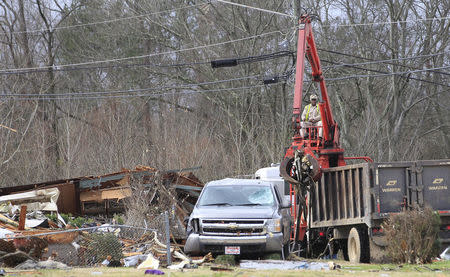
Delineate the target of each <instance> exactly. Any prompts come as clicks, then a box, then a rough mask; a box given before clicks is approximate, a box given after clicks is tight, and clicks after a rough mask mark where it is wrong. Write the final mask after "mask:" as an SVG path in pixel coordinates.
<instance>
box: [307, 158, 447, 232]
mask: <svg viewBox="0 0 450 277" xmlns="http://www.w3.org/2000/svg"><path fill="white" fill-rule="evenodd" d="M449 180H450V160H432V161H413V162H390V163H361V164H354V165H347V166H341V167H335V168H329V169H325V170H323V174H322V178H321V180H320V181H319V182H318V183H316V185H315V187H314V190H312V191H311V193H310V195H309V201H310V206H311V210H310V226H311V227H312V228H318V227H333V226H343V225H354V224H361V223H365V224H367V226H369V227H372V226H377V225H378V224H379V222H380V220H382V219H384V218H386V217H387V216H389V214H390V213H397V212H400V211H402V210H403V209H405V208H406V209H409V208H411V207H413V206H417V205H418V206H420V207H424V206H429V207H431V208H432V209H434V210H436V211H439V213H440V214H441V216H443V217H446V216H448V215H450V201H449V199H450V193H449V190H448V186H449V183H448V182H449Z"/></svg>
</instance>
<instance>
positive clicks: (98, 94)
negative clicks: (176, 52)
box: [0, 66, 450, 100]
mask: <svg viewBox="0 0 450 277" xmlns="http://www.w3.org/2000/svg"><path fill="white" fill-rule="evenodd" d="M447 68H450V66H444V67H439V68H428V69H421V70H412V71H404V72H392V73H380V74H369V75H362V74H360V75H350V76H344V77H338V78H327V79H326V80H327V81H339V80H347V79H352V78H365V77H385V76H393V75H401V74H412V73H418V72H424V71H430V70H435V69H447ZM291 73H292V72H291ZM286 74H289V72H288V73H286ZM258 77H261V75H252V76H245V77H238V78H233V79H226V80H217V81H211V82H202V83H195V84H186V85H177V86H162V87H152V88H142V89H128V90H115V91H97V92H78V93H59V94H36V93H34V94H4V95H0V97H3V98H14V99H20V100H24V99H30V100H36V99H45V100H50V99H60V98H62V99H65V98H67V99H73V98H83V97H85V98H87V99H91V98H92V99H95V98H96V97H104V98H107V97H113V98H116V97H121V96H125V97H131V96H130V94H133V95H134V96H136V97H140V96H148V95H147V94H144V95H141V94H135V93H139V92H144V91H153V90H168V89H172V90H178V89H192V87H196V86H201V85H211V84H219V83H225V82H232V81H241V80H246V79H256V78H258ZM406 78H410V77H406ZM285 79H286V78H284V80H285ZM411 79H412V78H411ZM280 80H283V78H280ZM265 84H272V83H265ZM260 86H262V85H255V86H249V88H251V87H260ZM241 88H243V87H241ZM220 90H221V89H219V91H220ZM114 94H120V95H114ZM166 94H170V93H166ZM172 94H176V92H172ZM152 95H159V94H152ZM164 95H165V94H164Z"/></svg>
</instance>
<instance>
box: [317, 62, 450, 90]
mask: <svg viewBox="0 0 450 277" xmlns="http://www.w3.org/2000/svg"><path fill="white" fill-rule="evenodd" d="M447 68H450V66H442V67H436V68H426V69H420V70H410V71H403V72H386V73H379V74H368V75H350V76H344V77H337V78H327V79H326V80H327V81H337V80H346V79H352V78H365V77H384V76H393V75H403V74H411V73H418V72H425V71H432V70H435V69H447ZM405 78H409V79H412V78H410V77H406V76H405ZM437 84H439V83H437ZM442 85H444V84H442ZM447 86H448V85H447Z"/></svg>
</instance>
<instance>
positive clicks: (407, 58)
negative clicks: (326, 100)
mask: <svg viewBox="0 0 450 277" xmlns="http://www.w3.org/2000/svg"><path fill="white" fill-rule="evenodd" d="M444 54H446V53H445V52H442V53H436V54H429V55H417V56H411V57H405V58H397V59H388V60H373V61H370V62H363V63H339V64H335V65H333V66H324V67H322V68H323V69H327V68H338V67H345V66H358V65H368V64H378V63H388V62H392V61H405V60H413V59H418V58H427V57H435V56H441V55H444ZM415 69H416V68H415ZM436 73H439V74H444V75H450V73H447V72H441V71H436Z"/></svg>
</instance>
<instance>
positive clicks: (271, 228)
mask: <svg viewBox="0 0 450 277" xmlns="http://www.w3.org/2000/svg"><path fill="white" fill-rule="evenodd" d="M266 228H267V232H272V233H275V232H281V219H269V220H267V222H266Z"/></svg>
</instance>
